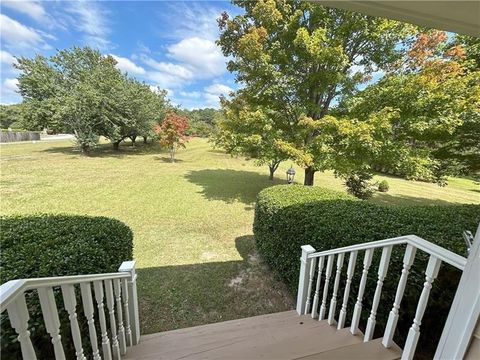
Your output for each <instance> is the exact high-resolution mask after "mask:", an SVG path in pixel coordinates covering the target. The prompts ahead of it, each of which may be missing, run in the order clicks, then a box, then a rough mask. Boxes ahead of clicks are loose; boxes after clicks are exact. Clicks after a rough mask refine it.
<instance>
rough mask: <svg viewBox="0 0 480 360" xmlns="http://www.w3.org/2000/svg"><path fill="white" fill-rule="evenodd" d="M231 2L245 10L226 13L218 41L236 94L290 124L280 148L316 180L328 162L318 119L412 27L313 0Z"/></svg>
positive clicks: (382, 63)
mask: <svg viewBox="0 0 480 360" xmlns="http://www.w3.org/2000/svg"><path fill="white" fill-rule="evenodd" d="M234 3H235V4H236V5H238V6H240V7H242V8H243V9H244V11H245V12H244V14H242V15H237V16H236V17H234V18H230V17H229V15H228V14H226V13H225V14H223V16H222V17H221V18H220V19H219V26H220V30H221V34H220V38H219V40H218V44H219V45H220V46H221V48H222V50H223V53H224V55H225V56H230V57H231V60H230V61H229V63H228V69H229V70H230V71H232V72H234V73H235V74H236V79H237V81H238V82H240V83H241V84H242V89H241V90H239V91H238V92H237V94H238V95H240V96H242V98H243V99H245V101H246V102H247V103H248V104H250V105H251V106H252V107H253V108H256V107H257V106H260V107H262V108H264V109H268V110H269V111H270V112H272V113H274V114H275V115H274V116H275V117H276V119H277V120H276V122H277V123H282V127H283V128H285V129H288V131H286V132H285V133H284V134H285V137H283V138H282V139H279V140H278V141H277V147H278V149H279V151H281V152H283V153H284V154H285V156H287V157H289V158H292V159H294V160H295V161H296V162H297V163H298V164H299V165H301V166H303V167H305V184H307V185H312V184H313V181H314V173H315V172H316V171H318V170H323V169H325V168H327V166H328V165H329V163H328V161H327V158H328V154H326V153H324V151H323V150H327V148H326V147H324V146H323V145H322V143H321V141H320V138H321V137H322V128H321V124H322V121H321V119H323V118H324V117H325V116H326V115H328V114H329V112H330V111H331V108H332V105H333V104H334V103H336V102H339V101H341V100H342V99H343V98H344V97H347V96H350V95H351V94H352V93H353V92H354V91H355V89H356V87H357V86H358V85H359V84H362V83H364V82H366V81H368V80H369V79H370V77H371V75H372V73H373V72H374V71H377V70H379V69H384V68H386V67H388V66H389V65H390V64H391V63H392V62H394V61H395V60H396V59H398V58H399V57H400V51H399V50H398V44H399V43H400V42H401V41H403V40H406V38H407V35H409V34H410V32H411V28H410V27H409V26H405V24H400V23H398V22H395V21H392V20H387V19H382V18H374V17H370V16H366V15H362V14H358V13H353V12H347V11H343V10H338V9H330V8H327V7H323V6H321V5H319V4H317V3H314V2H302V1H293V2H283V1H273V0H260V1H258V2H251V1H244V0H239V1H234Z"/></svg>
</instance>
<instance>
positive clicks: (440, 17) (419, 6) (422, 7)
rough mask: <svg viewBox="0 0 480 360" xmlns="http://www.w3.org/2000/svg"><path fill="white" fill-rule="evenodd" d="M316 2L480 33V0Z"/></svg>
mask: <svg viewBox="0 0 480 360" xmlns="http://www.w3.org/2000/svg"><path fill="white" fill-rule="evenodd" d="M317 1H318V2H320V3H322V4H324V5H326V6H330V7H336V8H339V9H345V10H352V11H357V12H360V13H363V14H367V15H372V16H380V17H385V18H389V19H394V20H399V21H403V22H408V23H411V24H415V25H420V26H425V27H429V28H434V29H439V30H445V31H450V32H455V33H458V34H464V35H471V36H480V1H478V0H470V1H448V0H445V1H433V0H432V1H398V0H385V1H373V0H372V1H350V0H334V1H322V0H317Z"/></svg>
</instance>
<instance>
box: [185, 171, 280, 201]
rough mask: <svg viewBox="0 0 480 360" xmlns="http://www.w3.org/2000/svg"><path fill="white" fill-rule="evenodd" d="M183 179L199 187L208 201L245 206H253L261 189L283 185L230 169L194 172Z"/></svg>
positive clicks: (278, 181) (259, 176) (260, 176)
mask: <svg viewBox="0 0 480 360" xmlns="http://www.w3.org/2000/svg"><path fill="white" fill-rule="evenodd" d="M185 178H186V179H187V180H188V181H190V182H191V183H194V184H196V185H199V186H201V187H202V188H203V189H202V191H201V194H202V195H203V196H204V197H205V198H207V199H209V200H222V201H225V202H226V203H233V202H235V201H239V202H242V203H244V204H246V205H251V204H253V203H254V202H255V200H256V198H257V194H258V193H259V192H260V191H261V190H262V189H264V188H266V187H269V186H273V185H278V184H283V183H284V182H283V181H281V180H279V179H274V180H273V181H271V180H269V179H268V175H266V174H265V175H260V174H258V173H256V172H253V171H243V170H231V169H206V170H196V171H191V172H189V173H188V174H186V175H185Z"/></svg>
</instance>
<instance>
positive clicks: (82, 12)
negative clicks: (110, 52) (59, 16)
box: [66, 1, 111, 50]
mask: <svg viewBox="0 0 480 360" xmlns="http://www.w3.org/2000/svg"><path fill="white" fill-rule="evenodd" d="M66 10H67V12H69V13H70V14H71V15H72V16H71V17H70V20H69V21H70V23H71V24H73V26H74V27H75V28H76V29H77V30H78V31H80V32H82V33H83V34H84V35H83V40H84V42H85V43H87V44H88V45H90V46H93V47H96V48H98V49H101V50H102V49H108V48H109V47H111V43H110V41H109V40H108V35H109V34H110V28H109V26H108V21H107V15H108V13H107V11H106V10H105V9H103V8H102V7H101V6H100V5H99V4H98V3H95V2H93V1H88V2H87V1H72V2H69V3H68V6H67V7H66Z"/></svg>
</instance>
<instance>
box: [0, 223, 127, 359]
mask: <svg viewBox="0 0 480 360" xmlns="http://www.w3.org/2000/svg"><path fill="white" fill-rule="evenodd" d="M0 228H1V232H0V247H1V249H2V253H1V256H0V279H1V282H2V283H4V282H6V281H9V280H13V279H20V278H35V277H50V276H63V275H80V274H95V273H103V272H116V271H117V270H118V267H119V266H120V264H121V263H122V262H123V261H126V260H131V259H132V249H133V234H132V231H131V230H130V228H129V227H128V226H126V225H125V224H123V223H122V222H120V221H118V220H115V219H110V218H106V217H91V216H76V215H31V216H30V215H29V216H12V217H0ZM54 290H55V298H56V302H57V308H58V309H59V314H60V317H61V323H62V325H61V332H62V339H68V338H69V337H70V328H69V320H68V315H67V314H66V312H65V310H64V309H63V301H62V297H61V294H60V291H59V290H58V289H54ZM26 298H27V301H28V304H29V311H30V317H31V320H30V329H29V330H30V332H31V337H32V341H33V343H34V346H35V347H36V350H37V356H38V357H39V358H49V356H50V355H51V354H52V353H53V348H51V346H50V345H48V346H45V345H44V344H49V343H50V340H49V337H48V335H46V332H45V328H44V324H43V319H42V315H41V311H40V307H39V302H38V298H37V295H36V294H34V293H32V292H30V293H27V294H26ZM77 303H78V304H81V300H80V298H78V299H77ZM80 307H81V306H77V311H79V312H81V309H80ZM78 319H79V322H80V326H81V328H84V329H85V326H86V322H85V318H84V316H83V315H82V314H80V313H79V315H78ZM1 323H2V329H1V330H2V347H1V350H2V359H3V358H17V355H18V357H19V358H20V355H19V354H20V348H19V344H18V342H16V335H15V333H14V331H13V329H11V328H10V325H9V321H8V320H7V314H6V312H4V313H2V322H1ZM83 334H84V335H88V332H87V331H83ZM88 342H89V341H86V342H84V343H85V344H87V343H88ZM67 343H70V344H71V341H68V340H66V341H63V344H64V346H65V345H66V344H67ZM41 345H43V346H41ZM40 346H41V347H40ZM66 350H67V352H72V351H73V353H71V354H74V350H73V349H68V348H67V349H66Z"/></svg>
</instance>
